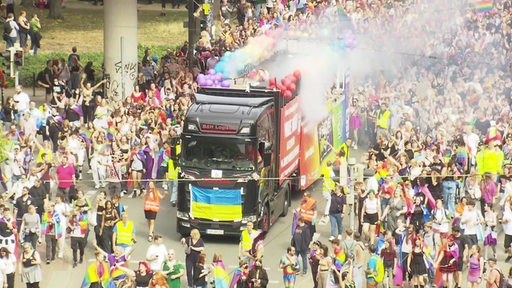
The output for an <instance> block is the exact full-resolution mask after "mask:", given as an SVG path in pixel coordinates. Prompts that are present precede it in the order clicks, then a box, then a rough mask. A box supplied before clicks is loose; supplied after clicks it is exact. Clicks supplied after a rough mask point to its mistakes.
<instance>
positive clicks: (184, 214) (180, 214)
mask: <svg viewBox="0 0 512 288" xmlns="http://www.w3.org/2000/svg"><path fill="white" fill-rule="evenodd" d="M176 217H178V218H180V219H185V220H188V219H189V217H188V213H187V212H181V211H178V212H176Z"/></svg>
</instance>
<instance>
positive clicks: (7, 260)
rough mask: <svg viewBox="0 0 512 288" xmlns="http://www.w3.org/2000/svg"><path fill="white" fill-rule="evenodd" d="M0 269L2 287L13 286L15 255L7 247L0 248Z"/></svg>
mask: <svg viewBox="0 0 512 288" xmlns="http://www.w3.org/2000/svg"><path fill="white" fill-rule="evenodd" d="M0 263H1V264H0V270H1V274H2V280H1V282H0V283H3V284H4V285H3V287H14V273H15V271H16V257H15V256H14V254H12V253H11V252H10V251H9V249H8V248H7V247H2V248H0Z"/></svg>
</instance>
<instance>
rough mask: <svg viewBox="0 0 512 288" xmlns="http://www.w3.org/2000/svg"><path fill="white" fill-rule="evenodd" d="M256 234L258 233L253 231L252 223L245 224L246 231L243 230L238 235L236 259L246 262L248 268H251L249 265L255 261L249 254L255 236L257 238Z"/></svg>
mask: <svg viewBox="0 0 512 288" xmlns="http://www.w3.org/2000/svg"><path fill="white" fill-rule="evenodd" d="M258 234H259V232H258V231H257V230H254V223H252V222H247V224H246V229H244V230H243V231H242V234H241V235H240V244H239V246H238V258H239V259H240V260H244V261H245V262H247V263H248V264H249V266H251V264H252V263H254V261H255V260H256V259H255V257H254V256H253V255H252V254H251V249H252V244H253V240H254V238H256V236H258ZM256 256H257V255H256Z"/></svg>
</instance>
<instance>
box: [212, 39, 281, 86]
mask: <svg viewBox="0 0 512 288" xmlns="http://www.w3.org/2000/svg"><path fill="white" fill-rule="evenodd" d="M280 33H281V31H280V30H267V31H265V34H263V35H260V36H257V37H254V38H252V37H251V38H249V39H247V45H245V46H244V47H242V48H240V49H237V50H235V51H233V52H231V51H227V52H226V53H224V55H223V56H222V57H221V58H220V60H219V62H217V64H216V65H215V68H214V69H215V71H216V72H217V73H222V75H224V76H226V77H228V78H236V77H239V76H240V75H242V74H244V72H246V73H248V72H249V71H245V70H246V67H248V66H249V65H256V66H257V64H258V63H261V62H262V61H264V60H266V59H268V58H269V57H270V56H271V54H272V53H273V52H274V51H275V47H276V44H277V41H276V39H277V38H278V37H279V35H280Z"/></svg>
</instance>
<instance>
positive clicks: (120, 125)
mask: <svg viewBox="0 0 512 288" xmlns="http://www.w3.org/2000/svg"><path fill="white" fill-rule="evenodd" d="M434 2H435V1H434ZM454 2H456V1H454ZM334 4H337V5H338V6H337V7H336V6H335V5H334ZM432 5H433V4H428V3H423V2H422V1H375V0H374V1H365V0H357V1H339V3H331V2H324V1H317V2H313V1H302V0H299V1H292V2H290V3H287V2H286V3H285V2H284V1H283V2H278V1H271V0H269V1H266V2H258V1H255V2H251V3H248V2H246V1H245V0H240V1H239V2H237V3H230V2H229V1H226V0H224V1H223V3H222V4H221V8H220V12H219V13H220V17H221V21H222V31H220V32H219V33H214V32H215V31H214V29H207V30H205V31H203V33H202V34H201V39H200V40H199V41H198V42H197V45H195V50H194V53H195V55H194V56H195V57H194V58H193V63H192V66H193V67H194V69H193V70H192V71H190V70H188V66H189V63H188V62H187V53H188V52H187V51H188V48H187V46H188V43H184V45H183V46H182V47H179V48H177V49H175V50H172V49H169V50H168V51H167V53H166V54H165V55H163V56H161V57H158V56H155V55H152V53H151V51H150V50H149V49H147V50H146V51H145V55H144V57H143V58H142V60H141V62H140V64H139V67H138V77H137V80H136V85H135V87H134V91H133V93H132V94H131V95H130V97H128V98H126V99H125V100H124V101H123V102H114V101H109V100H108V99H107V98H106V97H104V96H105V95H104V94H103V92H102V89H101V88H102V84H104V83H105V80H102V81H97V79H98V78H101V77H100V73H99V72H98V69H95V68H94V64H93V63H92V62H88V63H86V65H83V64H82V62H81V61H80V55H79V53H78V49H77V48H76V47H73V49H72V53H71V54H70V55H69V57H68V59H67V60H66V59H51V60H49V61H48V62H47V67H45V69H44V71H43V72H42V73H40V74H41V75H38V77H37V78H38V79H37V80H38V83H39V85H41V86H42V87H44V88H46V93H47V95H49V96H50V101H49V102H48V103H45V104H43V105H42V106H41V107H38V106H37V105H36V104H35V102H34V101H31V99H30V97H29V96H28V95H27V94H26V93H25V92H24V91H23V87H21V86H19V87H17V88H16V92H15V94H14V95H13V96H12V97H9V98H8V99H7V100H6V102H5V103H3V105H2V109H1V112H2V113H1V115H0V116H1V120H2V121H3V131H2V133H3V136H4V137H3V140H0V141H2V142H1V143H2V149H3V151H2V152H4V151H5V152H6V153H4V154H2V155H0V157H3V159H1V160H4V162H2V164H1V166H0V167H1V171H2V179H1V181H0V182H1V184H2V186H3V188H4V190H5V192H4V193H3V194H2V196H3V197H1V198H0V201H1V202H2V203H0V206H1V207H0V208H1V209H2V221H0V243H2V246H4V247H5V248H1V249H0V271H2V273H0V275H1V279H0V282H2V281H3V283H5V284H6V285H7V287H14V274H15V273H16V271H17V269H16V267H17V266H19V267H20V269H19V270H18V271H20V272H18V273H21V275H22V278H21V279H22V281H23V282H24V283H27V287H38V285H39V284H38V283H39V282H41V281H43V279H42V274H41V267H40V266H41V265H42V263H43V262H46V264H47V265H51V263H52V262H53V261H56V258H62V257H63V253H64V250H65V247H66V245H68V244H67V242H68V241H67V240H69V245H70V247H71V249H72V251H73V252H72V254H73V255H72V258H73V260H72V261H73V264H72V265H73V267H77V266H78V265H80V264H82V263H83V261H84V259H83V257H84V252H85V246H86V244H87V239H88V238H91V237H89V233H90V232H94V234H95V235H94V237H95V241H94V243H95V245H94V246H95V248H96V256H97V258H96V259H97V262H95V263H94V264H91V265H90V266H89V268H88V270H87V274H86V277H85V279H84V287H89V286H90V287H107V285H110V284H109V283H110V282H111V281H115V282H116V285H117V287H133V286H136V287H180V285H181V284H180V282H181V279H182V278H184V277H185V276H186V278H187V280H186V283H187V285H188V287H206V285H208V282H209V281H208V280H207V278H208V277H211V278H212V279H215V280H218V281H219V282H217V286H216V287H223V286H221V285H223V284H221V283H229V282H232V283H233V284H232V285H235V286H236V287H266V286H267V284H268V276H267V274H266V271H265V270H264V269H263V268H262V267H263V266H262V256H263V245H262V243H263V238H264V236H265V235H264V233H259V232H257V231H256V230H253V228H252V223H251V224H248V227H247V230H245V231H244V232H242V236H241V241H240V247H239V256H240V263H239V268H237V269H236V271H235V272H234V274H233V279H232V280H231V279H227V278H229V277H228V276H227V273H225V272H226V271H225V267H224V264H223V262H222V256H221V255H219V254H215V255H214V256H213V261H212V262H213V264H212V265H210V264H208V262H207V260H206V257H207V255H206V254H205V253H204V252H203V250H204V242H203V240H202V238H201V237H200V235H199V233H198V231H197V230H192V231H191V234H190V237H187V238H184V239H182V240H181V243H182V244H183V245H184V246H185V247H187V248H186V257H185V263H180V262H179V261H177V260H176V258H175V251H174V250H173V249H167V247H165V245H164V244H163V243H162V239H163V238H162V236H161V235H158V234H156V233H155V232H154V221H155V219H156V216H157V213H158V211H159V208H160V204H161V200H162V199H167V196H168V198H169V199H168V200H166V201H169V202H170V205H175V204H176V199H177V181H178V167H177V161H176V158H175V157H174V156H175V155H176V154H177V153H179V143H178V142H176V141H175V140H173V139H175V138H176V137H177V136H179V134H180V132H181V130H182V129H181V123H182V122H183V118H184V116H185V114H186V112H187V109H188V107H189V106H190V104H191V103H193V101H194V92H195V91H196V90H197V88H198V84H197V83H196V81H195V79H196V77H197V75H198V74H199V73H206V72H207V71H208V70H209V69H211V68H214V67H215V64H216V63H217V62H218V61H219V59H220V57H222V55H223V54H224V53H225V52H226V51H233V50H236V49H238V48H241V47H243V46H244V45H246V44H247V42H249V41H250V40H249V39H250V38H251V37H253V36H257V35H259V34H261V33H264V31H266V30H268V29H285V30H288V31H294V30H297V29H303V28H304V27H307V26H308V24H312V25H313V24H314V23H318V22H314V21H313V19H316V18H322V17H330V15H329V13H331V12H332V11H333V10H335V11H338V13H344V14H345V15H346V17H348V19H350V21H351V23H352V25H350V29H353V32H354V34H356V35H365V37H361V40H360V43H359V44H358V45H359V46H361V47H362V48H364V47H365V45H369V40H368V39H374V40H373V41H377V42H378V43H379V45H380V46H381V47H380V49H382V51H388V52H389V53H391V54H393V56H390V57H391V58H393V59H396V57H402V56H403V55H401V56H396V55H399V54H407V56H406V57H405V56H404V57H403V58H400V61H396V62H397V63H398V64H396V65H391V66H389V67H388V69H386V70H383V71H380V72H377V73H375V72H374V73H370V74H367V75H357V74H355V75H354V77H353V79H352V81H353V83H352V86H353V89H352V91H351V96H350V97H351V98H350V106H349V108H348V112H349V116H350V121H349V128H350V132H351V139H350V140H347V143H346V144H348V145H346V146H345V148H344V149H345V150H344V153H340V155H339V158H340V159H339V161H337V162H338V163H341V164H343V162H344V161H346V160H347V159H346V158H347V157H348V156H349V155H350V154H349V150H351V149H354V150H356V149H359V147H363V146H364V145H365V144H368V145H369V147H370V149H369V151H368V153H367V156H366V159H365V160H364V162H365V164H364V165H366V169H364V181H357V182H354V183H353V185H354V190H355V194H356V196H357V197H356V203H357V204H356V206H355V210H356V213H357V215H356V216H357V217H356V219H358V221H357V222H358V225H357V229H354V230H356V231H353V230H352V229H350V228H348V227H343V221H344V219H345V220H346V218H345V216H346V215H347V214H348V213H349V211H350V209H351V206H349V205H348V203H347V197H346V195H347V194H348V189H347V187H343V186H336V185H334V183H333V182H332V179H331V177H330V174H329V173H327V174H326V173H324V182H325V184H324V194H325V199H326V205H325V211H322V209H318V207H317V204H318V203H317V201H316V200H314V197H312V195H311V194H309V192H307V193H306V194H305V197H304V199H303V201H302V202H301V206H300V207H299V208H298V209H297V213H296V214H297V219H296V223H295V225H294V228H293V237H292V243H291V244H292V246H290V247H289V248H288V249H287V252H286V254H285V255H284V256H283V257H282V259H280V261H279V267H280V268H281V269H282V270H283V281H284V285H285V287H294V285H295V281H296V275H298V274H307V273H308V271H311V274H312V277H313V282H314V287H363V283H366V285H367V287H375V286H377V285H378V284H380V282H382V281H385V282H386V283H387V284H389V285H391V286H392V285H395V286H402V285H405V284H410V285H414V286H416V287H424V286H426V285H430V284H434V283H435V284H436V285H438V284H439V283H442V284H440V285H442V286H444V287H448V286H449V287H453V286H455V285H456V286H458V287H461V285H462V283H463V282H464V281H466V282H467V283H470V284H471V285H472V286H473V287H478V286H479V285H480V284H481V283H487V285H488V286H489V285H493V284H496V285H499V284H500V283H499V282H500V275H501V274H500V273H505V272H504V271H502V270H500V269H499V268H498V267H497V266H496V263H497V261H498V259H497V258H499V257H498V253H497V251H496V249H497V245H498V243H499V244H500V245H503V247H504V249H505V252H506V255H507V257H506V259H503V260H504V261H505V262H508V261H509V260H511V259H512V248H511V244H512V226H511V225H512V209H511V205H512V198H511V197H510V195H511V193H512V190H511V189H512V186H511V185H512V184H509V183H510V182H511V180H512V179H511V178H510V177H511V176H510V172H511V171H510V169H509V168H510V166H509V165H510V160H511V159H512V154H511V153H510V152H511V151H512V149H510V141H512V134H510V132H509V130H508V127H509V124H510V118H511V113H510V96H511V95H510V94H511V91H512V90H511V87H512V82H511V80H510V77H509V76H510V73H511V72H512V71H511V70H510V63H509V60H508V59H509V57H508V56H509V55H510V50H511V43H510V41H511V40H512V34H511V31H512V29H511V28H512V22H510V17H511V14H512V2H511V1H510V0H501V1H494V6H493V8H492V9H490V11H487V12H477V11H475V9H474V6H471V5H472V4H464V5H461V6H460V7H458V6H457V5H449V7H447V8H446V9H444V10H439V11H437V10H436V13H432V12H431V11H430V12H429V10H430V9H432ZM333 7H334V8H333ZM340 7H342V8H343V9H340ZM341 11H343V12H341ZM432 14H436V15H435V16H428V17H425V16H423V15H432ZM20 17H22V14H20ZM9 19H10V20H9V21H12V28H13V29H12V30H11V31H10V33H15V32H16V31H18V30H19V28H20V27H18V28H16V26H17V25H18V24H16V23H15V22H14V21H13V19H11V18H9ZM33 19H34V18H33ZM35 19H37V16H35ZM432 20H438V21H436V23H439V25H431V22H432ZM18 22H19V21H18ZM21 22H22V23H24V24H25V25H26V23H25V22H29V24H28V26H27V27H29V28H28V29H29V31H30V29H32V30H34V28H32V26H33V25H34V27H36V28H37V26H38V21H37V23H36V21H35V20H34V23H32V22H33V21H28V20H27V21H24V20H23V19H21ZM429 24H430V25H429ZM15 25H16V26H15ZM315 25H316V24H315ZM313 26H314V25H313ZM38 27H39V28H40V25H39V26H38ZM315 27H316V26H315ZM24 28H25V29H26V27H24ZM316 28H317V29H318V27H316ZM308 29H310V30H312V29H314V28H312V27H309V28H308ZM418 31H420V32H418ZM4 32H5V31H4ZM10 33H9V34H10ZM16 33H17V32H16ZM27 33H28V32H27ZM418 33H419V34H420V35H419V34H418ZM216 34H218V35H216ZM383 35H389V38H391V39H393V41H389V40H386V39H383V37H384V36H383ZM411 35H415V37H411ZM20 36H21V35H20ZM21 38H22V37H18V34H16V35H14V34H13V36H11V35H9V37H6V38H5V41H6V42H7V43H8V44H11V45H14V42H16V41H18V39H19V41H20V43H21V44H24V45H22V46H21V47H26V40H27V38H25V39H24V40H23V39H21ZM375 39H377V40H375ZM395 40H396V41H395ZM406 40H407V41H406ZM22 41H25V42H22ZM397 41H398V42H400V43H402V42H403V43H404V44H403V46H401V47H400V49H401V50H400V49H398V48H397V47H396V42H397ZM36 46H37V45H36ZM36 48H37V47H32V51H33V53H34V54H35V53H37V49H36ZM411 55H412V56H411ZM357 76H359V77H357ZM365 140H368V141H366V143H364V141H365ZM88 173H90V174H92V175H91V177H84V175H86V174H88ZM88 178H92V180H88ZM88 186H91V187H95V189H97V190H99V192H98V196H97V198H96V199H94V201H91V199H87V198H86V197H85V196H84V193H83V189H84V188H85V187H88ZM127 195H130V196H132V197H134V198H136V197H142V198H144V213H145V218H146V219H147V220H148V230H149V233H148V235H147V240H148V241H149V242H150V243H151V244H150V245H149V247H147V253H146V259H145V260H146V261H142V262H140V263H137V266H136V268H137V269H135V270H132V269H130V265H129V261H130V255H131V253H133V249H136V247H139V245H140V244H139V245H136V243H137V240H136V239H137V237H136V236H137V231H136V228H135V226H134V224H133V222H132V221H130V220H129V218H128V212H127V211H126V209H125V208H124V207H123V204H122V198H123V197H126V196H127ZM11 205H12V209H11V208H10V207H11ZM11 211H12V212H11ZM317 214H319V215H317ZM322 216H324V217H325V216H327V217H325V218H324V217H322ZM324 219H329V220H330V221H331V229H330V237H329V238H328V239H325V240H324V241H321V239H320V238H319V237H322V236H320V235H319V234H318V233H317V230H318V228H317V227H316V226H317V225H319V224H322V223H326V222H327V221H328V220H324ZM498 219H501V220H500V221H498ZM499 231H503V234H504V240H503V242H502V241H501V239H498V236H497V233H498V232H499ZM43 240H44V242H45V247H44V248H45V256H46V257H42V256H41V255H40V254H39V252H38V250H39V251H42V250H43V249H40V248H39V247H38V246H39V245H40V244H41V243H42V242H43ZM18 242H22V243H23V245H20V247H21V248H22V251H21V252H19V251H18V245H17V243H18ZM329 242H330V244H329V245H326V244H325V243H329ZM329 247H330V248H331V249H332V253H329V250H330V248H329ZM482 247H484V248H482ZM18 254H19V255H20V256H19V257H17V256H18ZM424 259H425V261H424ZM266 261H267V260H266ZM499 261H502V259H499ZM381 262H382V265H383V269H384V270H383V271H385V272H384V273H385V275H386V277H382V275H379V274H381V269H380V263H381ZM484 263H486V264H485V265H488V268H487V273H484ZM308 267H309V269H308ZM466 268H467V270H468V277H467V279H466V280H463V279H462V271H463V270H465V269H466ZM434 270H437V273H433V272H432V271H434ZM505 274H507V276H509V277H508V278H509V280H510V279H512V276H511V275H510V274H511V273H505ZM383 278H384V279H383ZM183 282H185V281H183ZM510 282H511V281H507V283H510ZM468 285H469V284H468ZM235 286H232V287H235Z"/></svg>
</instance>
